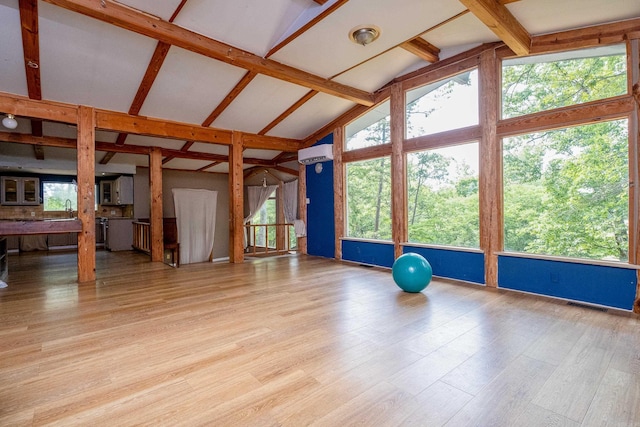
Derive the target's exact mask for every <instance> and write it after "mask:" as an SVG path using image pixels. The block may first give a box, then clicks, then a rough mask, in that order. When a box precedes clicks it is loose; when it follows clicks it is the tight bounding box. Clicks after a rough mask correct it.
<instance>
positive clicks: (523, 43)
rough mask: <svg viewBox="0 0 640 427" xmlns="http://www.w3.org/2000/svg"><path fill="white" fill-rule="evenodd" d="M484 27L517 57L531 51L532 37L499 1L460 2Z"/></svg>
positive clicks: (475, 0)
mask: <svg viewBox="0 0 640 427" xmlns="http://www.w3.org/2000/svg"><path fill="white" fill-rule="evenodd" d="M459 1H460V3H462V4H463V5H464V6H465V7H466V8H467V9H469V11H470V12H471V13H473V14H474V15H475V16H476V17H477V18H478V19H479V20H480V21H482V23H484V25H486V26H487V27H489V29H490V30H491V31H493V32H494V33H495V34H496V35H497V36H498V37H499V38H500V40H502V41H503V42H504V43H505V44H506V45H507V46H509V47H510V48H511V50H513V51H514V52H515V53H516V55H518V56H523V55H528V54H529V52H530V51H531V35H530V34H529V32H528V31H527V30H526V29H525V28H524V27H523V26H522V24H520V22H519V21H518V20H517V19H516V18H515V17H514V16H513V15H512V14H511V12H509V9H507V8H506V7H505V6H504V5H503V4H501V3H500V2H498V1H497V0H459Z"/></svg>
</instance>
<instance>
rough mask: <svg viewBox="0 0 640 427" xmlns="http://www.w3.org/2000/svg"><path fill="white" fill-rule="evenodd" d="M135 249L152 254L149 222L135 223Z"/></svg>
mask: <svg viewBox="0 0 640 427" xmlns="http://www.w3.org/2000/svg"><path fill="white" fill-rule="evenodd" d="M133 249H136V250H139V251H140V252H144V253H146V254H150V253H151V224H149V223H148V222H138V221H135V222H134V223H133Z"/></svg>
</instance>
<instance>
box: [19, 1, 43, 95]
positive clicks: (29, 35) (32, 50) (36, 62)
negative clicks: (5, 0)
mask: <svg viewBox="0 0 640 427" xmlns="http://www.w3.org/2000/svg"><path fill="white" fill-rule="evenodd" d="M19 8H20V27H21V28H22V50H23V51H24V69H25V73H26V76H27V90H28V92H29V98H31V99H42V88H41V85H40V41H39V36H38V1H37V0H19Z"/></svg>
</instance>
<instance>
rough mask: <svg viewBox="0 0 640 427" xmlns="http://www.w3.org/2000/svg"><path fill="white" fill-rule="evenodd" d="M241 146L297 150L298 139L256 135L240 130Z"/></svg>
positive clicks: (298, 145)
mask: <svg viewBox="0 0 640 427" xmlns="http://www.w3.org/2000/svg"><path fill="white" fill-rule="evenodd" d="M242 146H243V147H244V148H257V149H260V150H279V151H289V152H291V151H298V149H299V148H300V141H298V140H297V139H288V138H279V137H276V136H266V135H256V134H251V133H244V132H242Z"/></svg>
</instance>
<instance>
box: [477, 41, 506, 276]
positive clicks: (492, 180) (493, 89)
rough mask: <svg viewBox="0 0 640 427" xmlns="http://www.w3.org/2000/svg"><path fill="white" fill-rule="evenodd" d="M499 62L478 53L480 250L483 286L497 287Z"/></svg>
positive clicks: (491, 53)
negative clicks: (482, 254) (480, 132)
mask: <svg viewBox="0 0 640 427" xmlns="http://www.w3.org/2000/svg"><path fill="white" fill-rule="evenodd" d="M498 66H499V61H498V60H497V56H496V54H495V51H494V50H493V49H490V50H485V51H483V52H482V53H481V54H480V65H479V71H480V73H479V74H480V93H479V98H480V99H481V102H480V127H481V129H482V137H481V139H480V172H479V173H480V177H479V181H480V182H479V186H480V248H481V249H482V250H483V251H484V260H485V261H484V270H485V272H484V276H485V284H486V285H487V286H489V287H493V288H495V287H497V286H498V255H497V252H500V251H502V250H503V248H504V239H503V235H504V232H503V227H502V224H503V211H502V206H503V200H502V144H501V141H500V139H499V138H498V135H497V130H496V129H497V121H498V111H499V105H498V92H499V88H498V81H499V78H498V76H499V73H498Z"/></svg>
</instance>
